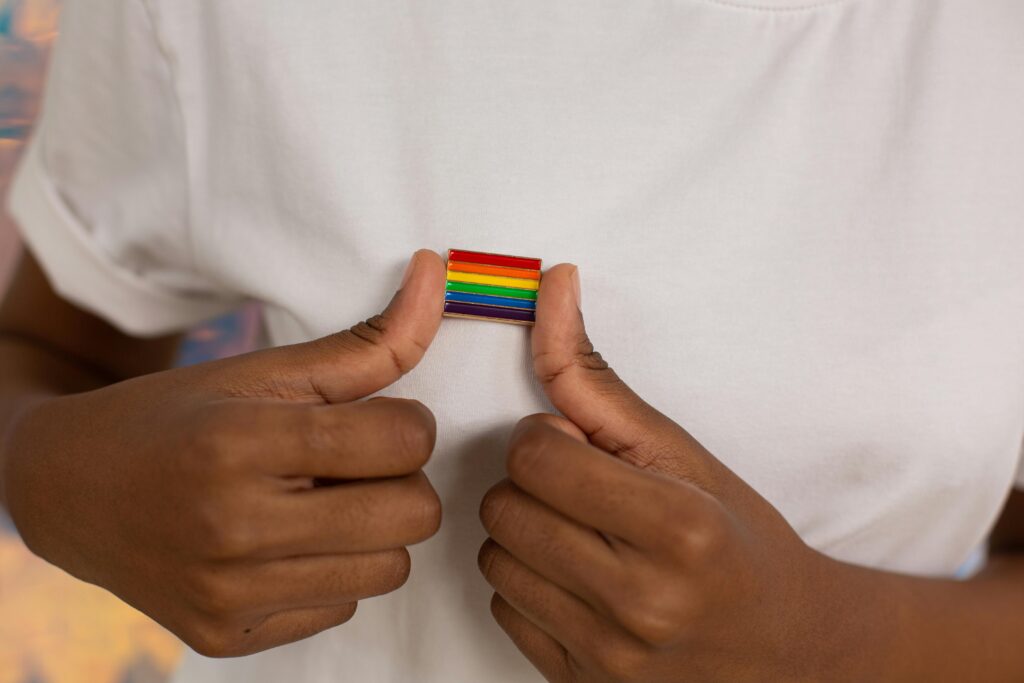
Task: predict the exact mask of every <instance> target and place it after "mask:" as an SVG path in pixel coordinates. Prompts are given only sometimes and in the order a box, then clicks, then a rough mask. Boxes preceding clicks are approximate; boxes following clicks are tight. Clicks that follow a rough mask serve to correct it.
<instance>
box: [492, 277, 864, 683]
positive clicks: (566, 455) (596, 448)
mask: <svg viewBox="0 0 1024 683" xmlns="http://www.w3.org/2000/svg"><path fill="white" fill-rule="evenodd" d="M578 303H579V283H578V279H577V276H576V270H575V268H574V267H572V266H564V265H563V266H557V267H555V268H553V269H552V270H551V271H549V272H548V273H547V274H545V276H544V279H543V281H542V287H541V291H540V295H539V301H538V310H537V325H536V327H535V328H534V330H533V338H532V345H533V359H534V369H535V372H536V375H537V378H538V379H539V381H540V382H541V384H542V385H543V387H544V389H545V391H546V392H547V395H548V397H549V398H550V400H551V402H552V404H553V405H554V406H555V407H556V408H557V409H558V410H559V411H561V413H562V414H563V415H564V416H565V417H564V418H563V417H556V416H553V415H534V416H531V417H527V418H525V419H524V420H522V421H521V422H520V423H519V425H518V426H517V427H516V429H515V431H514V433H513V435H512V438H511V441H510V444H509V449H508V473H509V478H510V480H506V481H504V482H502V483H500V484H498V485H497V486H496V487H494V488H493V489H492V490H491V491H490V492H488V494H487V496H486V497H485V499H484V501H483V504H482V507H481V517H482V519H483V523H484V526H485V528H486V529H487V531H488V533H489V534H490V536H491V538H490V539H488V541H487V542H486V543H485V544H484V546H483V548H482V549H481V552H480V567H481V571H482V572H483V574H484V576H485V577H486V579H487V581H488V582H490V584H491V585H492V586H493V587H494V589H495V590H496V591H497V592H496V594H495V596H494V599H493V601H492V611H493V613H494V617H495V618H496V619H497V621H498V623H499V624H500V625H501V627H502V628H503V629H504V630H505V631H506V632H507V633H508V635H509V636H510V637H511V639H512V640H513V641H514V642H515V644H516V645H517V646H518V647H519V649H520V650H522V651H523V653H524V654H525V655H526V656H527V657H528V658H529V659H530V661H531V662H532V663H533V664H534V665H535V666H536V667H537V668H538V669H539V670H540V671H541V672H542V673H543V674H544V676H545V677H546V678H547V679H548V680H550V681H557V682H559V683H562V682H569V681H588V682H589V681H642V682H643V683H659V682H670V681H671V682H675V681H687V682H689V681H728V682H729V683H736V682H738V681H758V682H764V681H773V682H774V681H784V680H826V679H827V680H847V679H848V680H876V679H874V678H872V677H871V676H870V675H864V676H863V677H861V678H857V677H856V676H853V675H852V674H850V675H848V676H846V677H844V672H846V673H847V674H849V672H850V671H851V668H850V666H851V665H849V663H848V662H846V661H844V657H845V656H846V655H847V654H849V653H850V652H851V650H855V649H856V648H855V647H853V648H851V646H850V642H849V641H846V642H844V640H843V639H844V638H845V637H847V636H851V635H852V634H851V633H850V632H849V631H843V630H842V629H840V627H839V625H838V624H840V623H841V622H843V619H842V617H845V616H848V615H850V614H852V610H853V607H852V606H851V605H852V603H853V602H855V601H854V600H842V599H840V596H842V595H843V590H842V589H841V588H836V586H837V585H838V586H841V585H842V582H841V580H840V578H839V576H838V572H839V571H840V570H839V569H838V566H839V563H837V562H832V561H830V560H828V559H827V558H825V557H824V556H823V555H820V554H818V553H816V552H814V551H813V550H811V549H810V548H808V547H807V546H806V545H805V544H804V543H803V542H802V541H801V539H800V538H799V537H798V536H797V534H796V533H795V532H794V531H793V529H792V528H791V527H790V526H789V525H788V524H787V523H786V521H785V520H784V519H783V518H782V516H781V515H780V514H779V513H778V512H777V511H776V510H775V509H774V508H772V506H771V505H770V504H769V503H768V502H767V501H765V500H764V499H763V498H762V497H761V496H759V495H758V494H757V493H756V492H754V491H753V490H752V489H751V488H750V487H748V486H747V485H746V484H745V483H744V482H743V481H741V480H740V479H739V478H738V477H737V476H736V475H735V474H733V473H732V472H731V471H730V470H729V469H727V468H726V467H725V466H724V465H723V464H722V463H721V462H719V461H718V460H716V459H715V458H714V457H713V456H712V455H711V454H710V453H709V452H708V451H707V450H705V449H704V448H703V447H702V446H701V445H700V444H699V443H697V441H695V440H694V439H693V437H691V436H690V435H689V434H688V433H687V432H686V431H685V430H684V429H683V428H682V427H680V426H679V425H678V424H676V423H675V422H673V421H672V420H670V419H669V418H668V417H666V416H665V415H662V414H661V413H659V412H658V411H656V410H655V409H654V408H652V407H651V406H650V405H648V404H647V403H645V402H644V401H643V400H642V399H640V398H639V397H638V396H637V395H636V394H635V393H633V391H632V390H630V388H629V387H627V386H626V385H625V384H624V383H623V382H622V380H620V379H619V377H618V376H617V375H616V374H615V373H614V372H613V371H612V370H611V369H610V368H609V367H608V364H607V363H606V362H605V361H604V360H603V359H602V358H601V356H600V354H598V353H596V352H594V348H593V346H592V345H591V343H590V341H589V339H588V338H587V334H586V330H585V329H584V325H583V319H582V315H581V313H580V310H579V306H578ZM847 597H849V596H847ZM861 673H863V672H861ZM858 675H860V674H858Z"/></svg>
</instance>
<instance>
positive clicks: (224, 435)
mask: <svg viewBox="0 0 1024 683" xmlns="http://www.w3.org/2000/svg"><path fill="white" fill-rule="evenodd" d="M407 272H408V275H407V280H406V282H405V283H404V284H403V286H402V288H401V289H400V290H399V292H398V293H397V294H396V295H395V297H394V299H393V300H392V301H391V303H390V305H389V306H388V307H387V310H385V311H384V313H383V314H381V315H379V316H376V317H374V318H371V319H370V320H368V321H366V322H365V323H360V324H358V325H356V326H354V327H352V328H351V329H350V330H347V331H344V332H340V333H337V334H332V335H330V336H327V337H324V338H322V339H318V340H315V341H311V342H308V343H304V344H296V345H293V346H287V347H280V348H274V349H269V350H265V351H258V352H254V353H250V354H247V355H244V356H238V357H234V358H229V359H225V360H222V361H217V362H211V363H206V364H203V365H197V366H193V367H189V368H181V369H175V370H169V371H166V372H161V373H157V374H152V375H147V376H143V377H139V378H136V379H132V380H129V381H125V382H121V383H119V384H114V385H111V386H108V387H106V388H103V389H99V390H96V391H90V392H86V393H81V394H75V395H69V396H65V397H60V398H54V399H46V400H43V401H41V402H39V403H37V404H35V405H34V406H33V407H32V408H31V409H29V410H28V411H27V413H26V414H24V415H23V416H22V417H20V418H19V419H18V420H17V421H16V423H15V426H14V428H13V430H12V433H11V434H10V438H9V439H8V441H7V443H6V445H5V446H4V451H5V452H4V454H3V458H2V460H0V462H3V463H4V466H5V477H4V479H3V481H5V482H6V489H7V501H8V506H9V509H10V513H11V516H12V518H13V520H14V522H15V524H16V526H17V528H18V530H19V531H20V533H21V535H22V538H23V539H24V541H25V543H26V544H27V545H28V546H29V548H30V549H32V550H33V551H34V552H36V553H37V554H38V555H40V556H42V557H43V558H45V559H47V560H49V561H50V562H52V563H54V564H56V565H57V566H59V567H62V568H63V569H65V570H67V571H68V572H70V573H71V574H73V575H75V576H77V577H79V578H81V579H83V580H85V581H88V582H91V583H94V584H97V585H100V586H103V587H105V588H107V589H108V590H110V591H112V592H113V593H115V594H117V595H118V596H120V597H121V598H122V599H123V600H125V601H126V602H128V603H130V604H132V605H134V606H135V607H137V608H138V609H140V610H142V611H143V612H145V613H147V614H149V615H150V616H151V617H153V618H154V619H156V620H157V621H158V622H160V623H161V624H163V625H164V626H165V627H167V628H168V629H170V630H171V631H173V632H174V633H175V634H177V635H178V636H179V637H181V638H182V639H183V640H184V641H185V642H186V643H188V644H189V645H191V646H192V647H193V648H195V649H196V650H197V651H199V652H200V653H202V654H205V655H210V656H235V655H242V654H247V653H251V652H256V651H259V650H263V649H266V648H269V647H273V646H276V645H280V644H283V643H287V642H290V641H294V640H298V639H301V638H304V637H307V636H310V635H312V634H314V633H316V632H318V631H321V630H323V629H326V628H329V627H331V626H334V625H336V624H340V623H342V622H345V621H347V620H348V619H349V618H351V617H352V615H353V613H354V612H355V608H356V603H357V601H358V600H361V599H363V598H367V597H370V596H373V595H379V594H382V593H387V592H389V591H393V590H395V589H396V588H398V587H399V586H401V585H402V584H403V583H404V582H405V580H406V578H407V576H408V574H409V570H410V562H409V554H408V552H407V550H406V549H405V546H407V545H411V544H414V543H417V542H419V541H422V540H424V539H426V538H428V537H429V536H431V535H433V534H434V533H435V531H436V530H437V529H438V526H439V524H440V517H441V509H440V502H439V500H438V497H437V495H436V494H435V492H434V490H433V489H432V488H431V486H430V483H429V482H428V481H427V478H426V477H425V476H424V474H423V473H422V472H421V468H422V467H423V465H424V463H426V461H427V459H428V458H429V456H430V453H431V450H432V449H433V445H434V429H435V425H434V418H433V415H432V414H431V413H430V411H429V410H427V408H426V407H424V406H423V405H421V404H420V403H418V402H416V401H411V400H401V399H390V398H388V399H384V398H378V399H372V400H370V401H358V400H357V399H359V398H361V397H364V396H366V395H368V394H371V393H373V392H375V391H377V390H379V389H382V388H384V387H386V386H388V385H389V384H392V383H393V382H394V381H395V380H397V379H398V378H399V377H400V376H401V375H402V374H403V373H405V372H408V371H409V370H410V369H412V368H413V366H415V365H416V364H417V362H419V360H420V358H421V357H422V356H423V353H424V352H425V350H426V348H427V347H428V345H429V344H430V342H431V341H432V339H433V337H434V334H435V332H436V331H437V328H438V325H439V323H440V320H441V308H442V297H443V294H442V292H443V289H444V265H443V264H442V262H441V259H440V258H439V257H438V256H437V255H436V254H434V253H433V252H429V251H421V252H417V254H416V255H415V256H414V257H413V260H412V261H411V262H410V266H409V270H408V271H407ZM324 483H327V484H329V485H322V484H324Z"/></svg>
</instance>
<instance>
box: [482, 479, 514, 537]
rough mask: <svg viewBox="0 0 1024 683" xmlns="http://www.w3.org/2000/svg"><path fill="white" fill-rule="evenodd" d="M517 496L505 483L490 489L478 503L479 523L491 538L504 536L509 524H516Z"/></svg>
mask: <svg viewBox="0 0 1024 683" xmlns="http://www.w3.org/2000/svg"><path fill="white" fill-rule="evenodd" d="M517 497H518V494H517V493H516V491H515V490H513V489H512V487H511V486H510V485H509V484H508V483H507V482H502V483H499V484H497V485H496V486H494V487H492V488H491V490H490V491H488V492H487V493H486V494H484V497H483V500H481V501H480V521H482V522H483V524H484V528H485V529H486V530H487V532H488V533H489V534H491V535H492V536H494V535H498V536H502V535H504V534H503V533H502V532H503V531H504V529H505V528H507V527H508V525H509V524H512V525H514V524H515V523H516V521H515V520H516V516H517V513H516V507H517V500H516V499H517Z"/></svg>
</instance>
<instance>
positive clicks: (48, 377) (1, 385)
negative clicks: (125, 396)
mask: <svg viewBox="0 0 1024 683" xmlns="http://www.w3.org/2000/svg"><path fill="white" fill-rule="evenodd" d="M111 381H113V378H110V377H107V376H105V375H104V374H103V373H102V372H101V371H99V370H97V369H94V368H90V367H88V366H86V365H85V364H84V363H81V362H79V361H76V360H74V359H72V358H69V357H68V356H66V355H63V354H61V353H59V352H57V351H55V350H51V349H48V348H46V347H45V345H43V344H40V343H36V342H33V341H32V340H30V339H27V338H24V337H20V336H18V335H12V334H3V333H0V506H5V495H4V492H5V491H6V487H5V484H4V480H3V473H4V469H5V468H4V463H3V460H2V459H3V457H4V452H5V449H4V448H3V447H2V443H3V441H4V439H5V438H6V436H7V434H8V433H9V432H10V430H11V428H12V426H13V425H14V424H15V422H16V421H17V420H18V417H19V416H20V415H21V414H23V413H24V411H25V410H26V409H27V408H29V407H30V406H31V405H33V404H34V403H36V402H38V401H41V400H46V399H47V398H52V397H54V396H60V395H63V394H70V393H75V392H79V391H88V390H90V389H95V388H98V387H101V386H105V385H106V384H109V383H110V382H111Z"/></svg>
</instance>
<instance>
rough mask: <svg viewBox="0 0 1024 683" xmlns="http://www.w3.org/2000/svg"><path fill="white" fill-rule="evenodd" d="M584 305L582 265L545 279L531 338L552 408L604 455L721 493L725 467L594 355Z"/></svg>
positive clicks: (558, 268)
mask: <svg viewBox="0 0 1024 683" xmlns="http://www.w3.org/2000/svg"><path fill="white" fill-rule="evenodd" d="M580 298H581V296H580V283H579V269H578V268H577V267H576V266H574V265H571V264H560V265H557V266H555V267H554V268H552V269H551V270H549V271H547V272H546V273H544V277H543V278H542V279H541V285H540V291H539V292H538V295H537V320H536V324H535V325H534V328H533V333H532V350H533V369H534V373H535V374H536V376H537V379H538V381H539V382H540V383H541V386H543V388H544V391H545V393H546V394H547V396H548V399H549V400H550V401H551V403H552V405H554V407H555V408H557V409H558V410H559V412H561V413H562V414H563V415H564V416H565V417H566V418H568V419H569V420H570V421H571V422H573V423H574V424H576V425H577V426H578V427H579V428H580V429H581V430H582V431H583V432H584V433H585V434H586V435H587V438H588V440H589V441H590V443H592V444H593V445H595V446H597V447H598V448H600V449H602V450H604V451H607V452H609V453H611V454H612V455H615V456H617V457H619V458H621V459H623V460H625V461H627V462H629V463H631V464H633V465H635V466H637V467H640V468H643V469H652V470H655V471H659V472H663V473H665V474H669V475H672V476H674V477H676V478H679V479H685V480H688V481H691V482H692V483H695V484H697V485H699V486H701V487H702V488H704V489H713V488H715V485H714V482H715V481H716V480H718V479H719V476H718V475H719V474H720V472H721V470H722V469H724V468H723V466H722V465H721V464H720V463H718V461H717V460H715V458H714V456H712V455H711V454H710V453H709V452H708V451H707V450H706V449H705V448H704V447H703V446H701V445H700V443H698V442H697V441H696V440H695V439H694V438H693V437H692V436H690V434H689V433H687V432H686V430H684V429H683V428H682V427H680V426H679V425H678V424H676V423H675V422H673V421H672V420H671V419H669V418H668V417H666V416H665V415H663V414H662V413H660V412H658V411H657V410H656V409H654V408H653V407H652V406H651V405H650V404H648V403H647V402H646V401H644V400H643V399H642V398H640V396H638V395H637V394H636V392H634V391H633V390H632V389H630V388H629V386H628V385H627V384H626V383H625V382H623V381H622V379H620V378H619V376H618V375H617V374H616V373H615V371H614V370H612V369H611V367H610V366H609V365H608V363H607V362H606V361H605V359H604V358H603V357H602V356H601V354H600V353H598V352H597V351H595V350H594V345H593V343H591V341H590V338H589V336H588V335H587V330H586V327H585V325H584V322H583V313H582V311H581V310H580Z"/></svg>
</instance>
